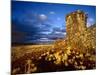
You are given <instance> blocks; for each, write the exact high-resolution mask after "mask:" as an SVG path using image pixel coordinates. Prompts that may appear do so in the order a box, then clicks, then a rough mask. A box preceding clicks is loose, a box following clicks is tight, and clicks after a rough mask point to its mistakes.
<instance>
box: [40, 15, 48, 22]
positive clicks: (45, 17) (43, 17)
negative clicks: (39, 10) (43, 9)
mask: <svg viewBox="0 0 100 75" xmlns="http://www.w3.org/2000/svg"><path fill="white" fill-rule="evenodd" d="M39 19H40V20H42V21H44V20H46V19H47V16H46V15H45V14H40V15H39Z"/></svg>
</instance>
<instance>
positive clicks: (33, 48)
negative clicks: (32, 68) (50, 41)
mask: <svg viewBox="0 0 100 75" xmlns="http://www.w3.org/2000/svg"><path fill="white" fill-rule="evenodd" d="M53 47H54V46H53V45H19V46H13V47H12V60H16V59H18V58H20V57H22V56H24V55H25V54H28V53H32V52H34V55H36V54H35V53H39V54H43V53H44V52H47V51H50V50H52V49H53ZM41 52H42V53H41Z"/></svg>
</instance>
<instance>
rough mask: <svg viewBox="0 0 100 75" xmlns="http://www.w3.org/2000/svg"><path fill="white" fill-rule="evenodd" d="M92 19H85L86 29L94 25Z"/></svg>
mask: <svg viewBox="0 0 100 75" xmlns="http://www.w3.org/2000/svg"><path fill="white" fill-rule="evenodd" d="M94 22H95V21H94V19H93V18H88V19H87V27H89V26H91V25H93V24H94Z"/></svg>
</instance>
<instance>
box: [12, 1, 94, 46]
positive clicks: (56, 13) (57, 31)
mask: <svg viewBox="0 0 100 75" xmlns="http://www.w3.org/2000/svg"><path fill="white" fill-rule="evenodd" d="M78 9H79V10H82V11H84V12H85V13H86V14H88V19H87V26H91V25H93V24H95V23H96V7H95V6H87V5H71V4H55V3H40V2H24V1H12V8H11V10H12V11H11V12H12V14H11V22H12V42H13V43H34V44H40V43H42V44H44V43H53V42H54V41H55V40H57V39H63V38H64V37H65V36H66V24H65V23H66V22H65V17H66V15H67V14H69V13H71V12H73V11H76V10H78Z"/></svg>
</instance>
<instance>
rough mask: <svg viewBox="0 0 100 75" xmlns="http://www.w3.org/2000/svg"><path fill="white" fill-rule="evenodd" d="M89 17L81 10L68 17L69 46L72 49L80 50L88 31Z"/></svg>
mask: <svg viewBox="0 0 100 75" xmlns="http://www.w3.org/2000/svg"><path fill="white" fill-rule="evenodd" d="M86 23H87V15H86V14H85V13H84V12H83V11H80V10H77V11H75V12H72V13H70V14H68V15H67V16H66V32H67V45H69V46H71V48H80V47H81V45H82V44H81V43H82V40H84V38H85V37H84V34H85V31H86V29H87V27H86Z"/></svg>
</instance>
